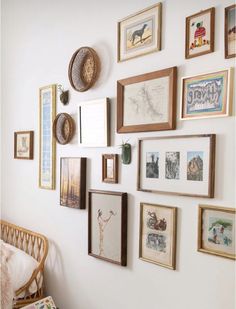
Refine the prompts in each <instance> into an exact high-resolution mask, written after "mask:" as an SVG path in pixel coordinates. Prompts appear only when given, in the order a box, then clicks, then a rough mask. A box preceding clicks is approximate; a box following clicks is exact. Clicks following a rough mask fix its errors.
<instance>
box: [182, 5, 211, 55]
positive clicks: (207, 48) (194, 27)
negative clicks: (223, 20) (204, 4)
mask: <svg viewBox="0 0 236 309" xmlns="http://www.w3.org/2000/svg"><path fill="white" fill-rule="evenodd" d="M214 28H215V8H214V7H213V8H210V9H208V10H205V11H200V12H199V13H197V14H194V15H192V16H189V17H187V18H186V42H185V58H186V59H188V58H193V57H198V56H201V55H205V54H208V53H212V52H214Z"/></svg>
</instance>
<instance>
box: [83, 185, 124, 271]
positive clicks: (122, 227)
mask: <svg viewBox="0 0 236 309" xmlns="http://www.w3.org/2000/svg"><path fill="white" fill-rule="evenodd" d="M92 194H107V195H114V196H120V198H121V204H120V207H121V244H120V247H121V256H120V262H118V261H114V260H112V259H109V258H105V257H101V256H99V255H97V254H94V253H92V207H93V205H92ZM88 197H89V209H88V255H91V256H93V257H96V258H98V259H101V260H104V261H107V262H111V263H114V264H118V265H121V266H126V264H127V223H128V221H127V220H128V218H127V215H128V213H127V198H128V196H127V193H123V192H114V191H101V190H89V191H88Z"/></svg>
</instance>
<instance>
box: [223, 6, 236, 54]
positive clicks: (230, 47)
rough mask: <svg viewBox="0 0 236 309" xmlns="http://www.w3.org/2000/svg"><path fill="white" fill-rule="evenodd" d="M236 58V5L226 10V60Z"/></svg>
mask: <svg viewBox="0 0 236 309" xmlns="http://www.w3.org/2000/svg"><path fill="white" fill-rule="evenodd" d="M235 56H236V4H233V5H231V6H228V7H227V8H225V58H232V57H235Z"/></svg>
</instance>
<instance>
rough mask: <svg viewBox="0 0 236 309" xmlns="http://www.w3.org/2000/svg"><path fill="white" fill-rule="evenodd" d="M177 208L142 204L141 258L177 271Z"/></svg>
mask: <svg viewBox="0 0 236 309" xmlns="http://www.w3.org/2000/svg"><path fill="white" fill-rule="evenodd" d="M176 222H177V208H176V207H169V206H162V205H153V204H147V203H141V204H140V233H139V258H140V259H142V260H144V261H147V262H150V263H154V264H157V265H160V266H163V267H167V268H170V269H175V257H176Z"/></svg>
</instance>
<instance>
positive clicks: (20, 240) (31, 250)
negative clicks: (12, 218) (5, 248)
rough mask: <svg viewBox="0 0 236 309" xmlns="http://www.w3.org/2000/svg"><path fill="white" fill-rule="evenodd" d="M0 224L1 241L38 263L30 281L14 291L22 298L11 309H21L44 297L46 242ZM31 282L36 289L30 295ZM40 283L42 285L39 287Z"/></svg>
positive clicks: (33, 235)
mask: <svg viewBox="0 0 236 309" xmlns="http://www.w3.org/2000/svg"><path fill="white" fill-rule="evenodd" d="M0 224H1V236H0V237H1V239H2V240H3V241H5V242H6V243H8V244H10V245H12V246H14V247H17V248H19V249H21V250H23V251H25V252H26V253H27V254H29V255H31V256H32V257H33V258H34V259H36V260H37V261H38V262H39V265H38V267H37V268H36V269H35V270H34V272H33V274H32V276H31V278H30V280H29V281H28V282H27V283H26V284H25V285H24V286H22V287H21V288H20V289H18V290H17V291H16V296H18V297H19V295H21V294H22V295H24V296H23V297H22V298H18V299H17V300H16V301H15V303H14V307H13V308H14V309H16V308H21V307H24V306H26V305H29V304H31V303H34V302H35V301H37V300H40V299H42V298H43V297H44V294H43V270H44V262H45V259H46V257H47V253H48V240H47V238H46V237H45V236H43V235H40V234H38V233H34V232H32V231H29V230H26V229H24V228H22V227H19V226H16V225H14V224H11V223H8V222H6V221H3V220H0ZM33 282H35V284H36V286H37V288H38V289H37V292H36V293H34V294H30V293H29V287H30V285H31V284H32V283H33ZM40 283H42V284H41V285H40Z"/></svg>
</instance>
